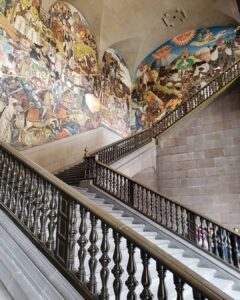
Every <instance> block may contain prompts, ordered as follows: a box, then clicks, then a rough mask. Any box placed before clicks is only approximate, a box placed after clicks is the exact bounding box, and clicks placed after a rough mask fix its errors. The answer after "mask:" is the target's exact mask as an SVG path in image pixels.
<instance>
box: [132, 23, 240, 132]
mask: <svg viewBox="0 0 240 300" xmlns="http://www.w3.org/2000/svg"><path fill="white" fill-rule="evenodd" d="M236 32H237V34H236ZM239 58H240V40H239V31H236V28H235V27H234V26H220V27H210V28H201V29H198V30H192V31H189V32H185V33H183V34H180V35H177V36H176V37H175V38H173V39H172V40H169V41H167V42H166V43H164V44H163V45H161V46H159V47H158V48H157V49H155V50H154V51H153V52H152V53H150V54H149V55H148V56H147V57H146V58H145V59H144V60H143V61H142V63H141V64H140V65H139V67H138V68H137V71H136V73H135V77H134V80H133V87H132V115H134V116H135V120H134V121H135V128H136V129H137V130H139V129H142V128H146V127H148V126H150V125H151V124H152V123H153V122H155V121H156V120H159V119H161V118H162V117H163V116H164V115H165V114H166V113H167V112H168V111H170V110H172V109H174V108H175V107H176V106H177V105H179V104H180V103H182V102H183V101H185V100H186V99H187V98H188V97H190V96H191V95H192V94H194V93H195V92H196V91H197V90H199V89H200V88H201V87H203V86H204V85H206V84H207V82H209V81H210V80H211V79H212V78H213V77H215V76H217V75H218V74H219V73H220V72H222V71H223V70H224V69H225V68H226V67H228V66H229V65H230V64H231V63H233V62H234V61H235V60H237V59H239Z"/></svg>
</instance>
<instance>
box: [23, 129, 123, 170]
mask: <svg viewBox="0 0 240 300" xmlns="http://www.w3.org/2000/svg"><path fill="white" fill-rule="evenodd" d="M119 139H120V136H119V135H117V134H115V133H113V132H112V131H110V130H108V129H106V128H104V127H100V128H97V129H94V130H90V131H87V132H83V133H80V134H77V135H74V136H71V137H68V138H65V139H61V140H59V141H55V142H52V143H47V144H44V145H41V146H38V147H33V148H30V149H27V150H24V151H21V154H23V155H25V156H26V157H28V158H30V159H32V160H33V161H34V162H36V163H38V164H39V165H40V166H42V167H44V168H45V169H47V170H48V171H50V172H53V173H55V172H58V171H61V170H64V169H65V168H67V167H69V166H72V165H74V164H76V163H78V162H81V161H82V160H83V156H84V149H85V147H86V146H87V148H88V152H91V151H94V150H96V149H99V148H100V147H103V146H105V145H107V144H111V143H113V142H115V141H117V140H119Z"/></svg>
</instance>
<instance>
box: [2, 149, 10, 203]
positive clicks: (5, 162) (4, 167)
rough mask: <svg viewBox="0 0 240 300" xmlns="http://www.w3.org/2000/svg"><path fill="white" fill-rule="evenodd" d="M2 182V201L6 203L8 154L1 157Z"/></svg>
mask: <svg viewBox="0 0 240 300" xmlns="http://www.w3.org/2000/svg"><path fill="white" fill-rule="evenodd" d="M1 159H2V162H1V171H0V174H1V181H0V201H2V202H3V203H5V202H4V199H5V190H6V185H5V181H6V176H7V168H8V159H7V155H6V153H2V155H1Z"/></svg>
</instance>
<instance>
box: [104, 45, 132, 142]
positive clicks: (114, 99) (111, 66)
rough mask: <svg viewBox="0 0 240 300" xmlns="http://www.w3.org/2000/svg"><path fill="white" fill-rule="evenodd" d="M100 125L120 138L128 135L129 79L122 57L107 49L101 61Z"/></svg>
mask: <svg viewBox="0 0 240 300" xmlns="http://www.w3.org/2000/svg"><path fill="white" fill-rule="evenodd" d="M101 85H102V87H101V95H100V101H101V113H102V124H103V125H105V126H107V127H108V128H110V129H112V130H113V131H115V132H117V133H118V134H120V135H121V136H127V135H129V134H130V115H129V113H130V98H131V79H130V75H129V72H128V69H127V67H126V65H125V63H124V61H123V59H122V57H121V56H120V55H119V54H118V53H117V52H116V51H115V50H113V49H107V50H106V51H105V53H104V55H103V60H102V79H101Z"/></svg>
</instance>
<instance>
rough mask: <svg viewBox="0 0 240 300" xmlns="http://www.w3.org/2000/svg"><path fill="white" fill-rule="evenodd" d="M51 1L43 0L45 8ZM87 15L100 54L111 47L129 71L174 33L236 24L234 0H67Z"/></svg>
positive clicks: (236, 7)
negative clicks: (118, 53) (120, 56)
mask: <svg viewBox="0 0 240 300" xmlns="http://www.w3.org/2000/svg"><path fill="white" fill-rule="evenodd" d="M53 2H54V1H53V0H43V1H42V3H43V7H44V8H45V9H48V8H49V6H50V5H51V4H52V3H53ZM65 2H68V3H71V4H72V5H73V6H75V7H76V8H77V9H78V10H79V11H80V12H81V14H82V15H83V16H84V17H85V18H86V20H87V21H88V23H89V24H90V26H91V30H92V32H93V33H94V35H95V37H96V40H97V45H98V49H99V57H100V59H101V58H102V55H103V53H104V51H105V50H106V49H107V48H109V47H111V48H114V49H116V50H117V51H119V52H120V54H121V55H122V57H123V58H124V60H125V62H126V64H127V66H128V68H129V71H130V74H131V75H133V73H134V71H135V69H136V67H137V66H138V65H139V63H140V62H141V61H142V59H143V58H145V57H146V56H147V55H148V54H149V53H150V52H151V51H152V50H154V49H155V48H157V47H158V46H159V45H160V44H162V43H164V42H165V41H167V40H169V39H171V38H172V37H174V36H175V35H177V34H180V33H183V32H186V31H188V30H191V29H197V28H201V27H206V26H216V25H228V24H237V23H238V22H239V21H240V13H239V9H238V4H237V0H227V1H226V0H211V1H209V0H200V1H192V0H150V1H146V0H66V1H65Z"/></svg>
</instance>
